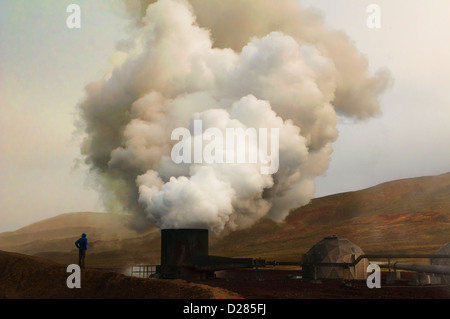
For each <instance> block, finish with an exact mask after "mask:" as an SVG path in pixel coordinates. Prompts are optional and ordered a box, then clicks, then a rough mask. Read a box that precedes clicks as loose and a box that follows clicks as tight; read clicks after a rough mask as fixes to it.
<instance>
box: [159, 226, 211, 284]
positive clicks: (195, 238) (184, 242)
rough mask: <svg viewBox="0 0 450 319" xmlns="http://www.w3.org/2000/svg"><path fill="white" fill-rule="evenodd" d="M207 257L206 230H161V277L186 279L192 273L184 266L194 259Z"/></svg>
mask: <svg viewBox="0 0 450 319" xmlns="http://www.w3.org/2000/svg"><path fill="white" fill-rule="evenodd" d="M206 256H208V230H207V229H163V230H161V270H160V272H161V277H163V278H186V277H189V276H192V275H193V273H192V272H191V271H189V269H187V268H185V267H184V265H185V264H186V263H189V261H190V260H192V259H193V258H196V257H206Z"/></svg>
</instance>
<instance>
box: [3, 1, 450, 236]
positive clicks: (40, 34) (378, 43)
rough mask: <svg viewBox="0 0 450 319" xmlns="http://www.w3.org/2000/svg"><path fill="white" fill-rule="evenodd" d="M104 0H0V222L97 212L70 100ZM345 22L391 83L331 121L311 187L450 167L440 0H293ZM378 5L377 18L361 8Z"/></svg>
mask: <svg viewBox="0 0 450 319" xmlns="http://www.w3.org/2000/svg"><path fill="white" fill-rule="evenodd" d="M111 2H113V1H109V0H108V1H107V0H103V1H102V0H71V1H65V0H39V1H29V0H2V1H1V2H0V114H1V115H0V154H1V156H0V176H1V178H0V232H1V231H8V230H15V229H17V228H19V227H22V226H25V225H27V224H29V223H32V222H35V221H38V220H41V219H43V218H48V217H52V216H55V215H58V214H61V213H66V212H72V211H102V210H103V207H102V204H101V203H100V202H99V200H98V195H97V193H96V192H95V191H94V190H92V189H91V188H89V187H88V185H87V183H86V171H85V170H83V167H82V168H81V169H75V170H74V166H75V159H76V158H77V157H79V141H78V140H77V139H76V137H74V136H73V132H74V129H75V128H74V125H73V123H74V112H75V109H74V107H75V105H76V104H77V102H78V101H79V100H80V99H81V98H82V97H83V94H84V93H83V88H84V86H85V85H86V84H87V83H89V82H91V81H94V80H97V79H99V78H101V77H102V76H103V75H104V73H105V71H106V70H107V68H108V59H109V58H110V56H111V54H112V53H113V52H114V48H115V45H116V43H117V41H119V40H121V39H123V38H124V37H125V31H126V30H125V21H124V20H123V19H122V18H121V17H120V15H119V14H118V9H117V8H116V9H114V10H113V9H112V6H111ZM300 2H301V3H302V4H304V5H305V6H315V7H317V8H319V9H320V10H322V11H323V15H324V19H325V20H326V22H327V24H328V25H329V26H330V27H332V28H335V29H341V30H344V31H345V32H346V33H347V34H348V35H349V36H350V38H351V39H352V40H353V41H354V44H355V46H356V47H357V48H358V49H359V50H360V51H361V52H362V53H363V54H364V55H365V56H366V57H367V59H368V61H369V63H370V67H371V69H372V70H377V69H379V68H387V69H389V70H390V71H391V74H392V76H393V78H394V84H393V86H392V87H391V89H389V90H388V91H387V92H386V93H385V94H384V95H383V96H382V100H381V104H382V110H383V114H382V116H380V117H379V118H376V119H371V120H368V121H366V122H362V123H361V122H360V123H353V122H351V121H349V120H342V121H341V122H340V123H339V124H338V128H339V131H340V136H339V139H338V140H337V142H336V143H335V144H334V153H333V155H332V161H331V164H330V168H329V170H328V172H327V174H326V175H325V176H324V177H320V178H318V179H317V196H323V195H326V194H332V193H338V192H343V191H348V190H357V189H360V188H366V187H370V186H373V185H376V184H378V183H381V182H384V181H388V180H393V179H398V178H405V177H415V176H422V175H434V174H441V173H445V172H448V171H450V150H449V145H450V143H449V142H450V125H449V123H448V122H449V119H450V110H449V107H450V81H449V80H448V79H447V76H448V74H450V59H449V57H450V43H449V42H448V40H447V39H449V38H450V20H449V19H448V12H450V2H447V1H441V0H431V1H427V2H424V1H411V0H396V1H387V0H383V1H381V0H380V1H364V0H360V1H353V0H301V1H300ZM70 3H77V4H79V5H80V7H81V9H82V28H81V29H68V28H67V27H66V18H67V16H68V13H66V7H67V6H68V5H69V4H70ZM371 3H376V4H378V5H379V6H380V8H381V28H380V29H370V28H368V27H367V25H366V20H367V17H368V16H369V13H367V12H366V8H367V6H368V5H369V4H371Z"/></svg>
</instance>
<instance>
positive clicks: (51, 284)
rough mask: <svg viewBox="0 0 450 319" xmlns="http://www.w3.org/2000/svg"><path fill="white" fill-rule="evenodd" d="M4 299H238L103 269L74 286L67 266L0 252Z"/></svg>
mask: <svg viewBox="0 0 450 319" xmlns="http://www.w3.org/2000/svg"><path fill="white" fill-rule="evenodd" d="M0 265H1V267H0V298H1V299H5V298H8V299H9V298H10V299H28V298H32V299H36V298H37V299H78V298H83V299H111V298H120V299H237V298H240V296H239V295H238V294H236V293H233V292H230V291H227V290H225V289H222V288H217V287H209V286H206V285H200V284H194V283H188V282H186V281H184V280H162V279H151V280H149V279H144V278H136V277H130V276H125V275H123V274H119V273H117V272H112V271H105V270H99V269H83V270H82V271H81V288H82V289H77V288H73V289H70V288H68V287H67V285H66V280H67V278H68V276H70V275H71V273H68V272H67V266H65V265H61V264H58V263H55V262H52V261H49V260H46V259H42V258H38V257H31V256H25V255H21V254H16V253H8V252H3V251H0Z"/></svg>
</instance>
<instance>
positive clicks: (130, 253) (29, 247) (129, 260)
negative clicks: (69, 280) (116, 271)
mask: <svg viewBox="0 0 450 319" xmlns="http://www.w3.org/2000/svg"><path fill="white" fill-rule="evenodd" d="M129 217H130V216H126V215H117V214H107V213H89V212H83V213H67V214H62V215H59V216H56V217H53V218H49V219H46V220H43V221H40V222H38V223H34V224H31V225H29V226H26V227H24V228H21V229H19V230H17V231H14V232H6V233H1V234H0V250H4V251H10V252H17V253H21V254H27V255H37V256H41V257H46V258H48V259H51V260H54V261H57V262H60V263H63V264H71V263H76V262H77V258H78V253H77V249H76V247H75V245H74V243H75V241H76V240H77V239H78V238H79V237H80V236H81V234H82V233H87V234H88V239H89V266H91V267H110V268H113V267H121V266H124V265H130V264H135V263H141V262H143V261H146V262H149V261H150V262H156V260H159V250H160V247H159V245H160V244H159V230H158V229H157V228H156V227H155V228H152V229H149V230H148V231H147V232H145V233H137V232H135V231H133V230H131V229H130V227H128V224H129V221H130V218H129Z"/></svg>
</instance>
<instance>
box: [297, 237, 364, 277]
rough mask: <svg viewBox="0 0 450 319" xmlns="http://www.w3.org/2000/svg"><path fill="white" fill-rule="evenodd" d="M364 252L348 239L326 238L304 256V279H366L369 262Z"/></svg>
mask: <svg viewBox="0 0 450 319" xmlns="http://www.w3.org/2000/svg"><path fill="white" fill-rule="evenodd" d="M360 255H364V252H363V250H362V249H361V248H360V247H359V246H357V245H355V244H354V243H352V242H351V241H350V240H348V239H346V238H340V237H338V236H330V237H325V238H324V239H323V240H321V241H320V242H318V243H317V244H315V245H314V246H313V247H312V248H311V249H310V250H309V251H308V252H307V253H306V254H305V255H303V262H302V270H303V277H304V278H310V279H365V278H366V277H367V266H368V265H369V262H368V260H367V259H366V258H362V259H361V260H360V261H359V262H358V263H357V264H355V265H349V264H351V263H353V262H354V261H355V260H356V259H357V258H358V257H359V256H360Z"/></svg>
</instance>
